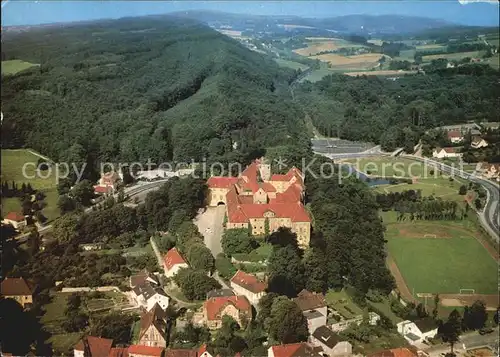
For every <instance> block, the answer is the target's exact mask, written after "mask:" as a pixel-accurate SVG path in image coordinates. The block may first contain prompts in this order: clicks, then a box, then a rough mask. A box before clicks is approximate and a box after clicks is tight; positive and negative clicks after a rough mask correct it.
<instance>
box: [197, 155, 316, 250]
mask: <svg viewBox="0 0 500 357" xmlns="http://www.w3.org/2000/svg"><path fill="white" fill-rule="evenodd" d="M207 185H208V187H209V199H208V201H209V205H210V206H217V205H221V204H225V205H226V216H227V223H226V228H227V229H233V228H247V227H250V228H251V232H252V234H253V235H263V234H266V233H271V232H274V231H276V230H278V228H280V227H288V228H290V229H291V230H292V231H293V232H294V233H296V234H297V241H298V243H299V246H301V247H302V248H306V247H308V246H309V240H310V230H311V218H310V217H309V214H308V212H307V211H306V209H305V208H304V205H303V204H302V200H303V197H304V190H305V187H304V178H303V175H302V173H301V172H300V170H299V169H297V168H295V167H292V168H291V169H290V170H289V171H288V172H287V173H286V174H284V175H281V174H280V175H278V174H276V175H271V174H270V167H269V165H267V164H264V163H263V162H261V161H260V160H256V161H254V162H253V163H252V164H250V165H249V166H248V167H247V168H246V169H245V170H244V171H243V172H242V173H241V174H240V176H239V177H237V178H236V177H211V178H209V179H208V181H207ZM267 228H269V232H266V230H267Z"/></svg>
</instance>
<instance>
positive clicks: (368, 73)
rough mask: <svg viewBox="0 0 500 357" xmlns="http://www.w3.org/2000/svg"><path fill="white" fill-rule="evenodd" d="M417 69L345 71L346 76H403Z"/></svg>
mask: <svg viewBox="0 0 500 357" xmlns="http://www.w3.org/2000/svg"><path fill="white" fill-rule="evenodd" d="M415 73H417V71H403V70H390V69H388V70H381V71H356V72H345V73H344V74H345V75H346V76H351V77H357V76H402V75H406V74H415Z"/></svg>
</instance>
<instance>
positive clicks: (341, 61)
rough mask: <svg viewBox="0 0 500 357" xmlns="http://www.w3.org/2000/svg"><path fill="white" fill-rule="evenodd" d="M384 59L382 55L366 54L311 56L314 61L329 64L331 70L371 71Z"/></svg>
mask: <svg viewBox="0 0 500 357" xmlns="http://www.w3.org/2000/svg"><path fill="white" fill-rule="evenodd" d="M381 57H382V55H381V54H380V53H365V54H361V55H356V56H342V55H337V54H333V53H327V54H323V55H317V56H311V57H310V58H312V59H319V60H320V61H322V62H327V63H329V64H330V65H331V68H338V69H357V70H363V69H371V68H374V67H376V66H378V65H379V63H378V60H379V59H380V58H381Z"/></svg>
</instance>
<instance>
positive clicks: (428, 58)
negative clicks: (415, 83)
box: [422, 51, 484, 63]
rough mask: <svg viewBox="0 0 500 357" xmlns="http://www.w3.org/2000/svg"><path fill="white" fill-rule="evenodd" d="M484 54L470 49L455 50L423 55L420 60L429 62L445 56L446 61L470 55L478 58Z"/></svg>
mask: <svg viewBox="0 0 500 357" xmlns="http://www.w3.org/2000/svg"><path fill="white" fill-rule="evenodd" d="M483 54H484V52H483V51H471V52H456V53H445V54H440V55H428V56H423V57H422V61H423V62H424V63H425V62H430V61H432V60H435V59H439V58H446V59H447V60H448V61H452V60H455V61H458V60H461V59H462V58H465V57H470V58H478V57H479V58H480V57H482V55H483Z"/></svg>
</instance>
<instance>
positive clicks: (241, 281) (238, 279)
mask: <svg viewBox="0 0 500 357" xmlns="http://www.w3.org/2000/svg"><path fill="white" fill-rule="evenodd" d="M231 288H232V289H233V290H234V292H235V293H236V295H243V296H246V298H247V299H248V301H250V304H252V305H256V304H258V302H259V300H260V299H261V298H262V297H263V296H264V295H266V289H267V284H266V283H264V282H262V281H260V280H259V279H257V277H256V276H255V275H252V274H247V273H245V272H244V271H241V270H238V271H237V272H236V274H234V276H233V277H232V278H231Z"/></svg>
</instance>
